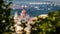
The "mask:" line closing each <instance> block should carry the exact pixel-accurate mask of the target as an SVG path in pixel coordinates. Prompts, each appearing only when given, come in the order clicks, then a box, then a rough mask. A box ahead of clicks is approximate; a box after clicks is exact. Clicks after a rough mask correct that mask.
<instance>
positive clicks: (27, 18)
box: [19, 9, 30, 22]
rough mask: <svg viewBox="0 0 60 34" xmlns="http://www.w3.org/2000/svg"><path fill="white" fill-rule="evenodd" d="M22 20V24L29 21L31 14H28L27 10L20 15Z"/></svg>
mask: <svg viewBox="0 0 60 34" xmlns="http://www.w3.org/2000/svg"><path fill="white" fill-rule="evenodd" d="M19 17H20V19H21V21H22V22H26V21H28V20H29V17H30V16H29V14H28V13H27V12H26V10H25V9H23V10H22V12H21V13H20V16H19Z"/></svg>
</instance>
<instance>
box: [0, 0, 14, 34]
mask: <svg viewBox="0 0 60 34" xmlns="http://www.w3.org/2000/svg"><path fill="white" fill-rule="evenodd" d="M8 1H9V0H8ZM10 4H11V2H9V3H7V4H6V3H5V2H4V0H0V32H1V33H4V32H6V31H9V29H8V28H9V27H10V26H11V25H12V23H13V21H12V20H13V19H12V18H10V11H11V10H12V9H11V8H10ZM7 26H9V27H8V28H7Z"/></svg>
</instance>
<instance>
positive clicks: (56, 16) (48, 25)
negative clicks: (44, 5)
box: [32, 10, 60, 34]
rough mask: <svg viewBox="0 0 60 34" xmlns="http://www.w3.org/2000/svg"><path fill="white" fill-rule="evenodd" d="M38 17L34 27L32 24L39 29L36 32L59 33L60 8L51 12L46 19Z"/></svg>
mask: <svg viewBox="0 0 60 34" xmlns="http://www.w3.org/2000/svg"><path fill="white" fill-rule="evenodd" d="M37 18H38V19H37V21H35V25H34V27H33V26H32V27H33V28H36V29H37V30H35V31H34V32H37V33H35V34H53V33H54V34H59V30H60V29H59V28H60V10H58V11H57V12H49V13H48V17H46V18H45V19H43V18H39V17H37ZM32 31H33V29H32ZM57 32H58V33H57ZM32 33H33V32H32ZM33 34H34V33H33Z"/></svg>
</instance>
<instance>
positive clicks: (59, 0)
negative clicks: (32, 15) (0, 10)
mask: <svg viewBox="0 0 60 34" xmlns="http://www.w3.org/2000/svg"><path fill="white" fill-rule="evenodd" d="M40 1H54V2H60V0H13V3H24V2H25V3H28V2H40Z"/></svg>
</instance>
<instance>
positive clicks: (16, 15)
mask: <svg viewBox="0 0 60 34" xmlns="http://www.w3.org/2000/svg"><path fill="white" fill-rule="evenodd" d="M17 18H18V14H17V12H15V15H14V22H15V23H16V22H17Z"/></svg>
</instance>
